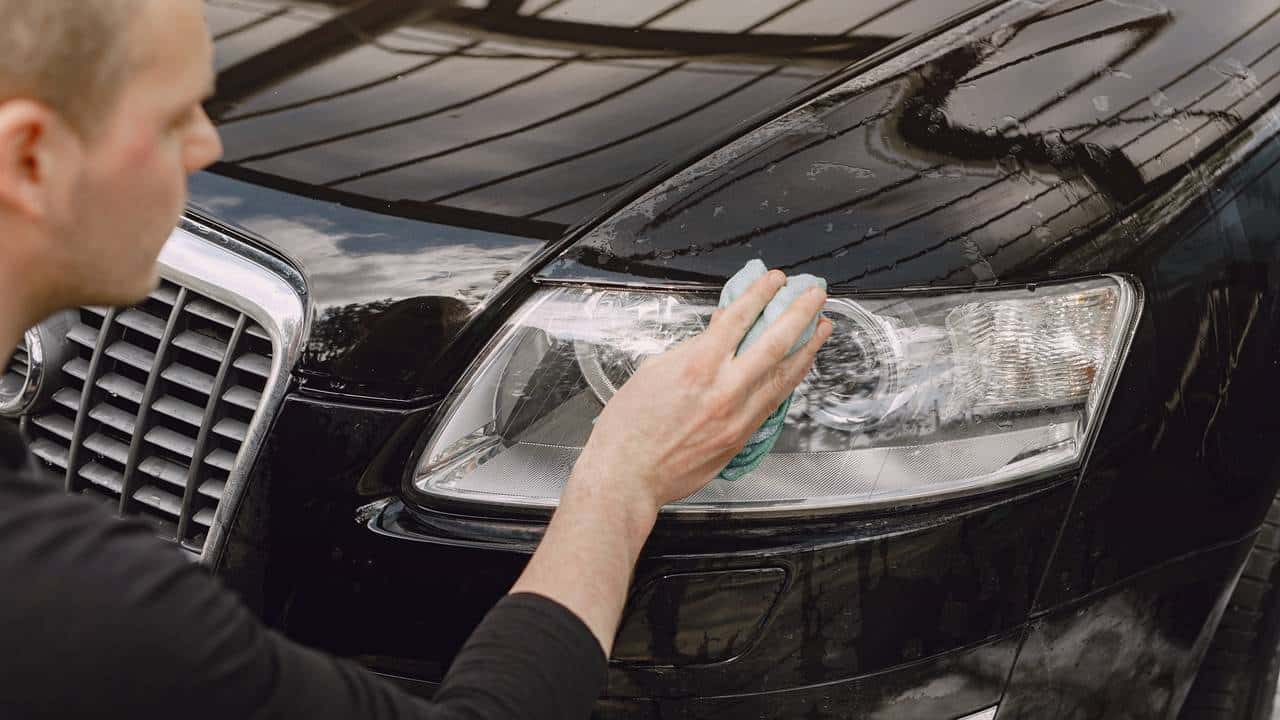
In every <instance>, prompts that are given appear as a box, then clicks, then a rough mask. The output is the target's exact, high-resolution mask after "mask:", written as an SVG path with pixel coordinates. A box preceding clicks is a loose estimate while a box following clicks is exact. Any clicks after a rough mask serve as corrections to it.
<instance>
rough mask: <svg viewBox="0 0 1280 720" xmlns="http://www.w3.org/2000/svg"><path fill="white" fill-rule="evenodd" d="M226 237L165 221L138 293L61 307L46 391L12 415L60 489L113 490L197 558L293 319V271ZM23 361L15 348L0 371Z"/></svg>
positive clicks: (296, 340) (270, 404) (289, 343)
mask: <svg viewBox="0 0 1280 720" xmlns="http://www.w3.org/2000/svg"><path fill="white" fill-rule="evenodd" d="M207 232H208V231H206V230H201V233H207ZM237 246H238V242H237V241H235V240H234V239H227V240H226V241H225V242H221V241H219V242H211V241H209V240H207V239H203V238H201V237H199V236H198V235H197V234H195V233H191V232H188V231H186V230H185V229H179V230H177V231H175V233H174V236H173V237H172V238H171V239H170V243H169V244H167V245H166V246H165V249H164V250H163V251H162V252H161V258H160V263H161V276H162V278H163V279H162V280H161V282H160V284H159V286H158V287H157V288H156V289H155V290H154V291H153V292H151V293H150V294H149V296H148V297H147V298H146V299H145V300H143V301H142V302H141V303H139V304H137V305H135V306H133V307H127V308H105V307H84V308H80V309H79V310H76V311H69V312H67V313H65V314H63V315H62V316H61V317H62V318H63V319H62V324H61V325H59V326H58V327H59V332H58V333H57V335H56V337H59V338H61V337H65V338H66V339H67V342H66V343H65V352H63V353H62V354H61V355H60V356H58V360H57V363H56V364H51V365H49V366H48V367H46V368H45V370H44V373H45V377H44V382H45V383H52V385H51V386H50V387H49V389H48V392H49V394H48V395H46V396H45V397H46V398H47V401H45V402H43V403H42V404H40V405H38V406H36V407H37V410H35V411H33V414H31V415H28V416H25V417H24V418H23V423H24V427H26V428H28V432H29V433H30V435H31V438H32V443H31V450H32V453H33V454H34V455H35V457H36V458H38V459H39V460H40V462H42V463H43V464H45V465H46V466H48V467H51V468H55V469H57V470H58V471H59V472H61V473H62V476H63V478H64V481H65V483H66V487H67V490H68V491H69V492H75V493H81V494H84V495H86V496H89V497H92V498H94V499H95V500H98V501H102V502H106V503H109V504H110V503H114V506H115V509H116V511H117V512H118V513H121V514H126V515H136V516H139V517H140V518H142V519H143V520H145V521H147V522H148V523H149V524H150V525H152V526H153V527H155V528H156V530H157V532H159V533H160V534H161V535H163V536H166V537H167V538H169V539H170V540H173V541H176V542H177V543H179V544H180V545H181V546H182V547H184V548H185V549H187V550H188V551H189V552H190V553H192V554H193V555H195V556H196V557H198V558H200V559H201V560H202V561H204V562H211V561H212V559H213V558H214V557H215V556H216V554H217V553H218V552H219V548H220V540H221V538H222V537H223V535H224V534H225V529H226V525H227V523H228V522H229V518H230V513H231V509H232V507H233V506H234V503H235V502H236V500H237V498H238V497H239V495H240V493H241V491H242V485H243V482H244V478H245V476H246V474H247V472H248V469H249V468H248V460H249V458H252V457H254V456H255V455H256V454H257V452H258V449H259V448H260V447H261V445H262V442H263V434H264V433H265V430H266V428H267V427H268V426H269V421H270V418H269V414H270V413H273V412H275V410H276V408H277V407H278V406H279V403H280V401H281V399H282V397H283V393H284V391H285V388H286V387H287V383H288V376H287V373H285V372H282V371H285V370H286V369H287V368H289V367H292V362H293V361H294V359H296V357H297V355H298V352H299V351H300V343H301V330H302V327H303V323H302V320H303V317H304V316H303V306H302V303H301V298H300V296H299V295H298V292H299V291H300V288H301V287H302V284H301V282H300V278H298V277H297V275H296V273H293V271H292V270H291V269H289V268H287V267H285V266H283V265H280V264H279V263H278V261H274V260H272V259H270V258H267V257H266V256H264V255H262V254H260V253H256V251H253V250H252V249H249V248H238V247H237ZM255 253H256V254H255ZM286 278H287V279H286ZM42 327H46V326H44V325H42ZM30 361H31V360H30V359H29V358H28V357H27V353H26V352H25V349H23V348H20V349H19V351H18V352H15V353H14V356H13V358H12V360H11V362H10V363H9V365H8V366H7V367H5V368H4V371H5V372H6V373H7V374H13V373H21V372H27V370H26V368H27V367H28V363H29V362H30ZM37 365H38V363H37ZM273 373H274V374H273Z"/></svg>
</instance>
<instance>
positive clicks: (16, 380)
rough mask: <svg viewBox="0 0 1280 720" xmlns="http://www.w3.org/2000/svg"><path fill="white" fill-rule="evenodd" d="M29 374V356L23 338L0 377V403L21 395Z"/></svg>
mask: <svg viewBox="0 0 1280 720" xmlns="http://www.w3.org/2000/svg"><path fill="white" fill-rule="evenodd" d="M30 373H31V356H30V354H29V353H28V351H27V339H26V337H25V336H24V337H23V338H22V340H19V341H18V347H16V348H14V351H13V357H11V358H9V365H8V366H7V367H5V369H4V373H3V374H2V375H0V402H4V401H6V400H10V399H16V398H18V397H19V396H20V395H21V394H22V389H23V388H24V387H25V386H26V384H27V375H29V374H30Z"/></svg>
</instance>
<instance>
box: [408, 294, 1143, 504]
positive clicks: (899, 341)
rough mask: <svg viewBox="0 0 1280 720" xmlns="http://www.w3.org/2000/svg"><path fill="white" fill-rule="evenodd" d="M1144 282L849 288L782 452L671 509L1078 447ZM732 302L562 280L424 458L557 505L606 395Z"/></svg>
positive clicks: (501, 498)
mask: <svg viewBox="0 0 1280 720" xmlns="http://www.w3.org/2000/svg"><path fill="white" fill-rule="evenodd" d="M1136 304H1137V301H1136V293H1135V290H1134V288H1133V286H1132V285H1131V284H1130V283H1129V281H1127V280H1125V279H1123V278H1118V277H1103V278H1097V279H1091V280H1087V281H1080V282H1071V283H1063V284H1057V285H1047V286H1040V287H1038V288H1036V289H1034V290H1031V289H1017V290H990V291H973V292H965V293H958V294H950V295H936V294H932V295H924V294H904V295H897V296H893V297H886V296H876V297H862V298H857V299H854V298H849V297H833V298H831V299H830V300H828V302H827V306H826V308H825V313H826V315H827V317H828V318H830V319H831V320H832V321H833V323H834V324H835V332H834V333H833V334H832V336H831V339H830V340H828V341H827V344H826V345H825V346H824V347H823V349H822V351H821V352H820V353H819V355H818V358H817V360H816V362H815V363H814V368H813V371H812V372H811V373H810V374H809V376H808V378H806V380H805V382H804V383H803V384H802V385H801V386H800V388H799V389H798V390H797V392H796V397H795V400H794V401H793V402H792V405H791V410H790V412H789V413H788V416H787V423H786V425H785V427H784V430H783V432H782V434H781V436H780V437H779V440H778V442H777V444H776V445H775V446H774V449H773V452H772V453H771V454H770V455H769V456H767V457H766V458H765V461H764V462H763V463H762V464H761V466H760V467H759V468H757V469H756V470H755V471H753V472H752V473H750V474H748V475H747V476H745V477H743V478H740V479H738V480H736V481H725V480H715V481H713V482H712V483H711V484H710V485H708V486H707V487H706V488H704V489H702V490H700V491H699V492H697V493H695V494H694V495H692V496H690V497H688V498H685V499H684V500H681V501H679V502H677V503H673V504H671V505H669V506H667V508H666V509H665V511H666V512H699V511H708V510H714V511H717V512H724V511H736V512H761V511H764V512H775V513H776V512H789V511H807V510H814V509H819V508H850V507H862V506H875V505H884V504H895V503H901V502H904V501H912V500H920V499H933V498H939V497H944V496H949V495H955V494H958V493H965V492H971V491H976V490H981V489H986V488H989V487H992V486H996V485H1000V484H1005V483H1008V482H1011V481H1014V480H1017V479H1020V478H1025V477H1027V476H1029V475H1032V474H1036V473H1040V472H1043V471H1046V470H1052V469H1058V468H1063V467H1067V466H1070V465H1072V464H1074V463H1076V462H1078V461H1079V460H1080V458H1081V456H1082V454H1083V452H1084V448H1085V446H1086V444H1087V443H1086V440H1087V438H1089V437H1090V434H1091V432H1092V431H1093V430H1094V428H1096V426H1097V425H1098V423H1099V419H1100V416H1101V410H1102V405H1103V401H1104V396H1105V395H1106V393H1107V390H1108V388H1110V386H1111V384H1112V382H1113V381H1114V377H1115V375H1116V373H1117V372H1118V369H1119V365H1120V362H1121V357H1122V355H1123V352H1124V348H1125V347H1126V346H1127V343H1128V340H1129V336H1130V334H1131V331H1132V326H1133V318H1134V316H1135V313H1136V310H1137V308H1136ZM714 309H715V297H714V296H712V295H702V294H676V293H666V292H648V291H615V290H594V291H593V290H592V289H589V288H553V289H546V290H541V291H539V292H538V293H536V294H535V295H534V296H533V297H532V298H531V299H530V300H529V301H528V302H527V303H526V305H525V306H524V307H523V308H522V309H521V310H520V311H519V312H518V313H516V314H515V315H514V316H513V317H512V318H511V319H510V320H509V321H508V322H507V323H506V325H505V326H504V327H503V329H502V330H501V332H500V333H498V335H497V337H495V338H494V340H493V341H492V342H491V343H490V345H489V346H488V347H487V348H486V349H485V351H484V352H483V353H482V354H481V356H480V358H479V359H478V360H477V361H476V362H475V364H474V365H473V366H472V368H471V369H470V370H469V371H468V373H467V375H466V377H465V378H464V380H463V382H462V383H461V384H460V385H459V387H458V389H457V390H456V391H455V392H454V393H453V395H452V396H451V397H450V399H449V400H448V401H447V402H446V405H445V409H444V412H443V414H442V415H441V420H440V422H439V423H438V425H437V427H436V430H435V432H434V435H433V436H432V438H431V439H430V441H429V442H428V443H427V445H426V447H425V449H424V451H423V454H422V456H421V459H420V460H419V462H418V465H417V467H416V469H415V472H414V480H413V482H414V486H415V487H416V489H417V490H418V491H420V492H422V493H424V494H425V495H426V496H428V497H437V498H451V499H455V500H467V501H471V502H482V503H494V504H501V505H517V506H533V507H554V506H555V504H556V501H557V498H558V497H559V493H560V490H561V488H562V487H563V485H564V482H565V480H566V479H567V478H568V476H569V472H570V470H571V469H572V467H573V464H574V462H575V461H576V459H577V456H578V453H579V452H580V451H581V449H582V447H583V445H584V444H585V443H586V440H587V437H588V435H589V434H590V432H591V426H592V423H593V422H594V421H595V418H596V416H597V415H598V414H599V412H600V410H601V409H602V408H603V407H604V403H605V402H607V401H608V400H609V398H610V397H612V396H613V394H614V392H616V390H617V389H618V387H620V386H621V384H622V383H624V382H625V381H626V379H627V378H628V377H630V375H631V374H632V373H633V372H635V369H636V368H637V367H638V366H639V363H640V362H641V361H642V360H643V359H644V358H645V357H646V356H649V355H653V354H656V353H660V352H662V351H663V350H665V349H667V348H669V347H671V346H672V345H674V344H675V343H677V342H679V341H681V340H683V339H684V338H687V337H689V336H691V335H693V334H696V333H697V332H699V331H701V330H702V329H703V328H705V326H706V323H707V321H708V319H709V318H710V315H711V312H712V311H713V310H714Z"/></svg>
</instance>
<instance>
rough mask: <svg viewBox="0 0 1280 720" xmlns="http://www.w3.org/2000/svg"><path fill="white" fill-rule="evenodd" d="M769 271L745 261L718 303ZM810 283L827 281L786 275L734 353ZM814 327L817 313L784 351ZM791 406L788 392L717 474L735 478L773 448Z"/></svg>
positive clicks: (823, 285)
mask: <svg viewBox="0 0 1280 720" xmlns="http://www.w3.org/2000/svg"><path fill="white" fill-rule="evenodd" d="M767 272H769V268H767V267H765V264H764V263H763V262H761V261H759V260H751V261H749V262H748V263H747V264H746V265H745V266H743V268H742V269H741V270H739V271H738V272H737V273H735V274H734V276H733V277H731V278H729V282H727V283H725V284H724V289H723V290H721V291H720V307H722V308H723V307H726V306H728V305H729V303H731V302H733V301H734V300H737V299H738V297H740V296H741V295H742V294H743V293H744V292H746V291H747V288H749V287H751V284H752V283H754V282H755V281H756V280H759V279H760V278H761V277H763V276H764V274H765V273H767ZM811 287H820V288H822V289H823V290H825V289H826V288H827V281H826V280H824V279H822V278H820V277H816V276H814V275H792V276H790V277H788V278H787V284H786V285H785V286H783V288H782V289H781V290H779V291H778V293H777V294H776V295H774V296H773V300H771V301H769V304H768V305H766V306H765V308H764V311H763V312H761V313H760V317H758V318H756V321H755V323H754V324H752V326H751V329H749V330H748V331H747V334H746V336H744V337H743V338H742V342H740V343H738V351H737V354H738V355H741V354H742V353H743V352H745V351H746V349H747V348H749V347H751V346H752V345H754V344H755V342H756V341H757V340H759V339H760V336H761V335H763V334H764V331H765V330H766V329H768V327H769V326H770V325H772V324H773V323H774V322H775V321H777V319H778V318H780V317H782V313H784V312H786V310H787V308H788V307H790V306H791V303H792V302H794V301H795V299H796V298H798V297H800V295H801V294H803V293H804V291H805V290H808V289H809V288H811ZM817 329H818V315H814V316H813V320H811V321H810V322H809V326H808V327H806V328H805V329H804V333H802V334H801V335H800V338H799V339H798V340H796V343H795V345H793V346H791V349H790V350H788V351H787V354H788V355H790V354H791V353H793V352H795V351H797V350H799V349H800V348H802V347H804V344H805V343H807V342H809V338H811V337H813V332H814V331H815V330H817ZM790 407H791V397H790V396H788V397H787V399H786V400H784V401H783V403H782V404H781V405H779V406H778V409H777V410H774V411H773V413H772V414H770V415H769V417H768V418H766V419H765V421H764V424H762V425H761V426H760V428H759V429H758V430H756V431H755V432H754V433H752V434H751V438H750V439H749V440H747V444H746V445H745V446H743V448H742V451H741V452H739V453H738V454H737V455H734V456H733V459H732V460H730V461H729V464H728V465H726V466H725V467H724V469H723V470H721V471H720V475H719V477H721V478H723V479H725V480H737V479H738V478H740V477H742V476H743V475H746V474H747V473H749V472H751V471H752V470H754V469H756V466H758V465H759V464H760V463H761V462H762V461H763V460H764V456H765V455H767V454H769V451H770V450H772V449H773V444H774V443H776V442H777V441H778V435H779V433H781V432H782V424H783V423H784V422H786V419H787V409H788V408H790Z"/></svg>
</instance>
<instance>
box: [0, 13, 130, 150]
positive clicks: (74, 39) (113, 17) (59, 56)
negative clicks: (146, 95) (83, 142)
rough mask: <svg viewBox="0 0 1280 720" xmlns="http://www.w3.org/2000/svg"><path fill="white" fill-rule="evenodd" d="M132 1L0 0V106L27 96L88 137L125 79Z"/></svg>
mask: <svg viewBox="0 0 1280 720" xmlns="http://www.w3.org/2000/svg"><path fill="white" fill-rule="evenodd" d="M143 5H144V2H142V1H140V0H0V102H4V101H6V100H11V99H14V98H20V97H27V98H31V99H33V100H39V101H41V102H44V103H45V104H47V105H49V106H50V107H52V108H53V109H54V110H55V111H56V112H57V113H58V114H59V115H61V116H62V117H63V118H64V119H65V120H66V121H67V122H68V123H70V124H71V125H72V127H74V128H75V129H76V131H77V132H80V133H81V134H91V133H92V132H93V130H94V129H95V127H96V126H98V125H101V124H102V122H101V121H102V117H103V116H104V115H105V114H106V113H108V112H109V111H110V110H111V109H112V108H113V107H114V104H115V101H116V99H117V98H118V96H119V94H120V90H121V88H122V87H123V85H124V81H125V78H126V76H127V74H128V71H129V68H130V65H131V57H132V53H131V52H130V51H129V44H130V43H129V42H128V39H129V36H130V27H131V25H132V21H133V20H134V19H135V18H136V17H137V16H138V15H139V14H140V13H141V12H143V10H144V8H143Z"/></svg>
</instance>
